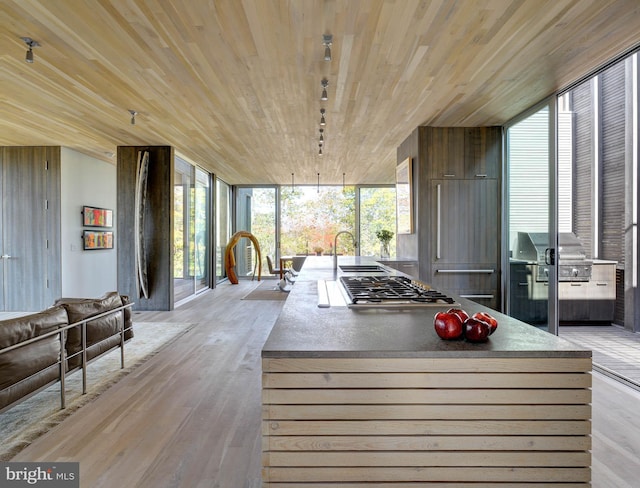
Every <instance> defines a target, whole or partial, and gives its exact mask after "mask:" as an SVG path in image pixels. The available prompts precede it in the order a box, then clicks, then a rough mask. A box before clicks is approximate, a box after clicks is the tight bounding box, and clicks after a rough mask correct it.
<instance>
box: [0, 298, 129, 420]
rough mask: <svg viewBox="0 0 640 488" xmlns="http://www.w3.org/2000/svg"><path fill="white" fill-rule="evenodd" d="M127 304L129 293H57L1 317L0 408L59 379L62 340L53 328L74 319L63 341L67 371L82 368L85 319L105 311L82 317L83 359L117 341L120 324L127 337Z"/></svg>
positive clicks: (88, 358)
mask: <svg viewBox="0 0 640 488" xmlns="http://www.w3.org/2000/svg"><path fill="white" fill-rule="evenodd" d="M126 305H131V304H130V301H129V298H128V297H127V296H125V295H119V294H118V293H117V292H109V293H106V294H105V295H103V296H102V297H100V298H61V299H59V300H57V301H56V303H55V304H54V306H52V307H51V308H48V309H46V310H43V311H41V312H37V313H33V314H29V315H25V316H22V317H18V318H13V319H9V320H3V321H0V411H2V410H4V409H5V408H7V407H9V406H10V405H12V404H13V403H15V402H17V401H19V400H21V399H24V398H26V397H27V396H29V395H31V394H33V393H35V392H37V391H38V390H40V389H41V388H43V387H45V386H47V385H50V384H52V383H54V382H55V381H58V380H59V379H60V377H61V370H60V359H61V358H60V355H61V354H60V352H61V342H60V334H59V333H55V331H57V330H59V329H63V328H65V327H68V326H70V325H72V324H78V325H75V326H73V327H68V328H67V330H66V334H65V339H64V343H63V344H62V347H63V348H64V352H65V357H66V359H67V367H66V368H65V374H66V373H68V372H71V371H74V370H76V369H79V368H81V367H82V358H83V348H82V345H83V340H82V328H83V324H82V321H85V319H88V318H90V317H93V316H96V315H100V314H105V315H103V316H101V317H100V318H97V319H94V320H88V321H86V350H85V351H86V360H87V362H89V361H90V360H91V359H94V358H97V357H98V356H100V355H101V354H104V353H105V352H107V351H109V350H111V349H113V348H115V347H118V346H120V344H121V343H122V332H121V331H122V327H124V338H125V340H128V339H130V338H131V337H133V329H132V320H131V309H130V307H129V308H124V309H122V308H121V307H123V306H126ZM112 310H113V313H109V312H110V311H112ZM48 333H49V334H50V335H48V336H46V337H44V338H41V339H35V338H37V337H40V336H43V335H46V334H48ZM34 339H35V340H34ZM21 343H24V344H23V345H20V346H18V344H21ZM7 348H8V350H6V349H7ZM63 403H64V402H63Z"/></svg>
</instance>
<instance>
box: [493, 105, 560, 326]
mask: <svg viewBox="0 0 640 488" xmlns="http://www.w3.org/2000/svg"><path fill="white" fill-rule="evenodd" d="M506 160H507V166H506V168H507V171H506V180H507V182H506V193H507V194H506V198H505V201H506V202H507V205H508V207H507V208H508V209H507V224H508V225H507V226H506V231H505V232H506V234H507V235H506V239H505V242H507V243H508V256H507V259H508V262H507V265H506V266H505V267H504V268H505V269H506V270H507V273H506V274H507V284H508V293H507V304H506V310H507V313H508V314H509V315H511V316H513V317H515V318H517V319H519V320H522V321H523V322H527V323H529V324H531V325H535V326H536V327H539V328H541V329H544V330H547V331H549V332H551V333H552V334H557V324H558V321H557V303H558V299H557V271H556V265H555V252H556V249H557V219H556V211H555V209H556V198H555V195H556V177H555V174H556V173H555V171H556V169H555V100H553V99H552V100H549V101H547V102H545V103H543V104H541V105H539V106H537V107H535V108H534V109H533V110H531V111H529V112H527V113H525V114H524V115H523V116H521V117H519V118H518V119H516V120H514V121H512V122H510V123H509V124H507V125H506ZM528 242H532V243H533V247H534V248H535V249H536V250H537V252H536V253H534V256H533V257H532V256H531V255H530V253H525V252H524V251H523V249H524V248H525V246H526V245H527V243H528Z"/></svg>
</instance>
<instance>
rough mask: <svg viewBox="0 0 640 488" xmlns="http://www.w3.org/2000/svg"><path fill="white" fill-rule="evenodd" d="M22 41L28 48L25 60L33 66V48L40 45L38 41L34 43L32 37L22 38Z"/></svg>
mask: <svg viewBox="0 0 640 488" xmlns="http://www.w3.org/2000/svg"><path fill="white" fill-rule="evenodd" d="M20 39H22V40H23V41H24V43H25V44H26V45H27V47H28V49H27V54H26V55H25V58H24V60H25V61H26V62H27V63H30V64H31V63H33V48H34V47H39V46H40V43H39V42H38V41H34V40H33V39H31V38H30V37H21V38H20Z"/></svg>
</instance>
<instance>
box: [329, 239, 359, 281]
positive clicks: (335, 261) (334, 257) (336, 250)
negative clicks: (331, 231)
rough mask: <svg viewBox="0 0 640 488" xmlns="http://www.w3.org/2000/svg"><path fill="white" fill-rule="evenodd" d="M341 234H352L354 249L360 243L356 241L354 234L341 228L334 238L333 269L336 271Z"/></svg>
mask: <svg viewBox="0 0 640 488" xmlns="http://www.w3.org/2000/svg"><path fill="white" fill-rule="evenodd" d="M340 234H349V235H350V236H351V240H352V241H353V247H354V249H355V248H356V247H358V243H357V242H356V238H355V237H353V234H352V233H351V232H349V231H348V230H341V231H340V232H338V233H337V234H336V237H335V238H334V239H333V270H334V271H336V270H337V269H338V236H339V235H340Z"/></svg>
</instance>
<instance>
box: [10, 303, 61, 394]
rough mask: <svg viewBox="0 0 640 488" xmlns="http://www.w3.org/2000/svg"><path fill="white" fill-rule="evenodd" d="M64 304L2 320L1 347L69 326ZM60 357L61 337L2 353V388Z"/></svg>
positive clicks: (53, 337)
mask: <svg viewBox="0 0 640 488" xmlns="http://www.w3.org/2000/svg"><path fill="white" fill-rule="evenodd" d="M68 323H69V322H68V317H67V312H66V311H65V309H64V308H63V307H52V308H49V309H47V310H43V311H42V312H38V313H34V314H30V315H24V316H22V317H17V318H14V319H9V320H3V321H0V349H3V348H5V347H9V346H12V345H14V344H17V343H19V342H22V341H25V340H27V339H31V338H33V337H38V336H40V335H43V334H46V333H47V332H51V331H54V330H56V329H58V328H60V327H64V326H65V325H67V324H68ZM59 360H60V337H59V336H58V335H52V336H51V337H48V338H46V339H42V340H40V341H37V342H34V343H32V344H29V345H26V346H23V347H19V348H17V349H14V350H13V351H10V352H7V353H4V354H0V390H3V389H5V388H7V387H9V386H10V385H12V384H14V383H17V382H19V381H21V380H23V379H25V378H27V377H29V376H31V375H32V374H34V373H37V372H39V371H41V370H44V369H46V368H47V367H49V366H52V365H55V364H56V363H57V362H58V361H59Z"/></svg>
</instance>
